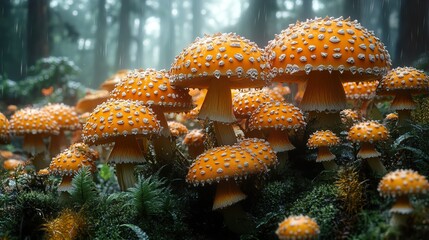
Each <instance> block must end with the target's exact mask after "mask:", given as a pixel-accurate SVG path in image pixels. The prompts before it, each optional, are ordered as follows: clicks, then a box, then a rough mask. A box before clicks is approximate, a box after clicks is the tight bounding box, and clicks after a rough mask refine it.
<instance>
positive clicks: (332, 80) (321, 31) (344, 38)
mask: <svg viewBox="0 0 429 240" xmlns="http://www.w3.org/2000/svg"><path fill="white" fill-rule="evenodd" d="M265 51H266V53H267V55H268V61H269V63H270V66H271V74H272V76H273V81H278V82H303V81H306V87H305V92H304V95H303V98H302V101H301V102H300V105H299V107H300V108H301V109H302V110H303V111H306V112H309V114H310V118H309V122H314V123H315V124H316V125H317V124H320V125H321V126H320V127H318V126H314V127H315V128H318V129H322V128H323V129H331V130H332V129H334V128H336V126H338V125H339V123H340V118H339V116H338V112H339V111H341V110H343V109H345V108H346V97H345V93H344V89H343V86H342V84H341V81H373V80H378V79H380V78H381V77H382V75H383V74H385V73H386V72H387V70H389V69H390V66H391V60H390V56H389V53H388V52H387V50H386V49H385V46H384V45H383V43H381V41H380V40H379V39H378V38H377V37H376V36H374V34H373V32H371V31H368V30H367V29H365V28H364V27H362V26H361V25H360V23H358V22H357V21H356V20H355V21H351V20H350V19H343V18H342V17H340V18H333V17H326V18H315V19H309V20H307V21H305V22H297V23H296V24H292V25H290V26H289V27H288V28H287V29H285V30H283V31H282V32H281V33H280V34H279V35H276V36H275V38H274V40H271V41H270V42H269V43H268V45H267V47H266V48H265ZM313 118H316V119H318V120H316V121H313Z"/></svg>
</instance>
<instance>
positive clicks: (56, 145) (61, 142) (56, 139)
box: [49, 129, 70, 157]
mask: <svg viewBox="0 0 429 240" xmlns="http://www.w3.org/2000/svg"><path fill="white" fill-rule="evenodd" d="M69 145H70V141H69V140H68V139H67V137H66V135H65V131H64V129H60V134H58V135H52V136H51V141H50V143H49V153H50V154H51V156H52V157H54V156H56V155H57V154H58V153H60V152H61V151H62V150H64V149H66V148H67V147H68V146H69Z"/></svg>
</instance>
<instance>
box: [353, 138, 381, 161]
mask: <svg viewBox="0 0 429 240" xmlns="http://www.w3.org/2000/svg"><path fill="white" fill-rule="evenodd" d="M379 156H381V153H379V152H378V151H377V150H376V149H375V146H374V144H372V143H369V142H363V143H361V146H360V150H359V152H358V154H357V157H358V158H362V159H367V158H375V157H379Z"/></svg>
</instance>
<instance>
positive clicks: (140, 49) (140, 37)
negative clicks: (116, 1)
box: [136, 0, 146, 68]
mask: <svg viewBox="0 0 429 240" xmlns="http://www.w3.org/2000/svg"><path fill="white" fill-rule="evenodd" d="M139 4H140V6H139V10H140V12H139V13H140V17H139V19H140V25H139V29H138V32H137V56H136V65H137V68H143V60H144V45H143V42H144V37H145V36H144V26H145V24H146V11H145V9H146V0H142V1H139Z"/></svg>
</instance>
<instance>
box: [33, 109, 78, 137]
mask: <svg viewBox="0 0 429 240" xmlns="http://www.w3.org/2000/svg"><path fill="white" fill-rule="evenodd" d="M41 110H42V111H46V112H48V113H49V114H50V115H51V116H52V117H53V118H54V120H55V121H56V122H57V123H58V126H59V128H60V129H64V130H76V129H79V128H80V123H79V117H78V116H77V113H76V110H75V108H74V107H70V106H67V105H65V104H63V103H55V104H49V105H47V106H44V107H43V108H42V109H41Z"/></svg>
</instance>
